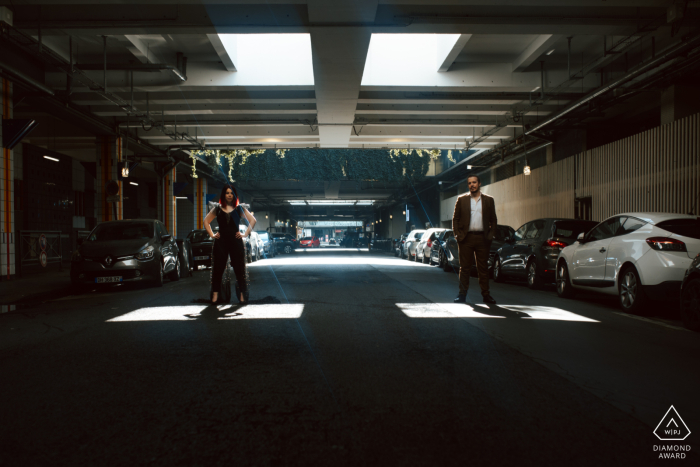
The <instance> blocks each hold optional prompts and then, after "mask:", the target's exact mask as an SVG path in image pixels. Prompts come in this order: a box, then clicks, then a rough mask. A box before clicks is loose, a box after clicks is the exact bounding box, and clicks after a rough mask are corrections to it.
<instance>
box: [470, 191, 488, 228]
mask: <svg viewBox="0 0 700 467" xmlns="http://www.w3.org/2000/svg"><path fill="white" fill-rule="evenodd" d="M469 199H470V200H471V208H472V215H471V217H470V218H469V231H470V232H482V231H483V230H484V219H483V217H482V215H481V194H479V198H478V199H477V200H474V198H473V197H472V196H471V195H470V196H469Z"/></svg>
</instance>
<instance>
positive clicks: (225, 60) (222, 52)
mask: <svg viewBox="0 0 700 467" xmlns="http://www.w3.org/2000/svg"><path fill="white" fill-rule="evenodd" d="M207 37H208V38H209V42H211V45H212V46H213V47H214V50H216V54H217V55H218V56H219V59H220V60H221V63H222V64H223V65H224V68H226V71H238V70H236V62H237V61H238V57H237V56H236V55H235V54H234V55H233V56H231V54H229V51H228V50H226V47H224V43H223V42H221V38H220V37H219V35H218V34H207ZM235 40H236V39H235V38H234V37H231V39H230V41H231V44H232V45H234V47H235Z"/></svg>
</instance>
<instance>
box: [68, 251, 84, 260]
mask: <svg viewBox="0 0 700 467" xmlns="http://www.w3.org/2000/svg"><path fill="white" fill-rule="evenodd" d="M70 260H71V261H72V262H74V263H78V262H80V261H82V260H83V255H81V254H80V250H75V251H74V252H73V256H71V258H70Z"/></svg>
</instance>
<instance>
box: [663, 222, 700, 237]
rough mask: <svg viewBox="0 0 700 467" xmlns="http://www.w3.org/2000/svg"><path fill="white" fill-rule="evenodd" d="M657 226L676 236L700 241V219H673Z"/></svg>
mask: <svg viewBox="0 0 700 467" xmlns="http://www.w3.org/2000/svg"><path fill="white" fill-rule="evenodd" d="M656 226H657V227H659V228H660V229H664V230H667V231H669V232H671V233H673V234H676V235H682V236H683V237H689V238H694V239H696V240H700V219H672V220H669V221H663V222H659V223H658V224H656Z"/></svg>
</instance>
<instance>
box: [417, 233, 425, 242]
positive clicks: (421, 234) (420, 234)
mask: <svg viewBox="0 0 700 467" xmlns="http://www.w3.org/2000/svg"><path fill="white" fill-rule="evenodd" d="M424 233H425V232H418V233H416V236H415V239H416V240H420V238H421V237H422V236H423V234H424Z"/></svg>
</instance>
